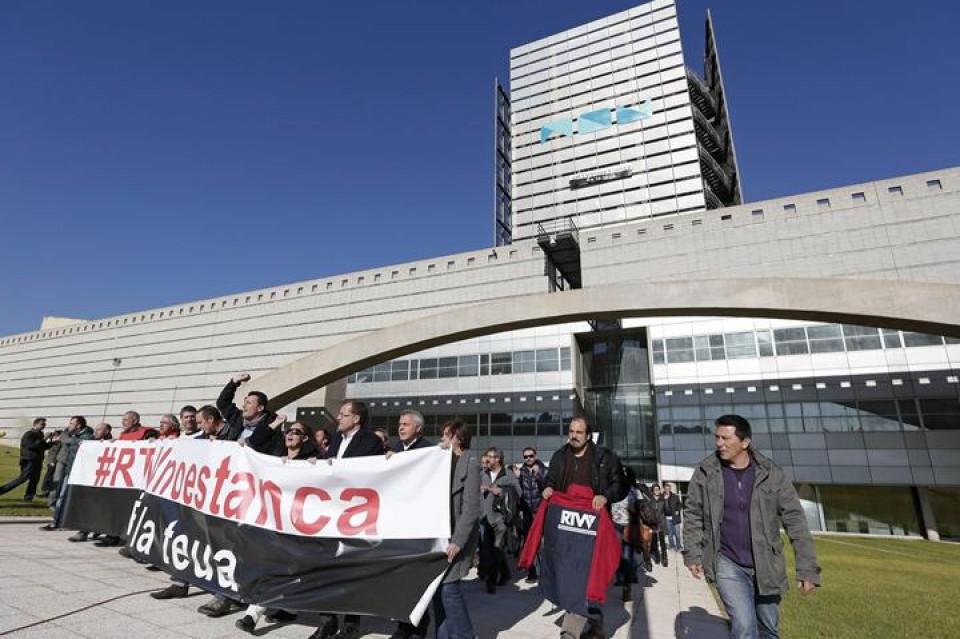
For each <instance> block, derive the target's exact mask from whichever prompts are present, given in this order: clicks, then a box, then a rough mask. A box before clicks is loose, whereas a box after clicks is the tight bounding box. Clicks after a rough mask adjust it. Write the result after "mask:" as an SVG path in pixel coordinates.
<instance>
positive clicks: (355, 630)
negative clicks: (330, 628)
mask: <svg viewBox="0 0 960 639" xmlns="http://www.w3.org/2000/svg"><path fill="white" fill-rule="evenodd" d="M361 635H362V633H361V632H360V626H358V625H357V624H355V623H345V624H343V628H341V629H340V630H339V631H338V632H337V634H335V635H333V639H359V638H360V636H361Z"/></svg>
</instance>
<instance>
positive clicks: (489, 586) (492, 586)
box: [487, 579, 497, 595]
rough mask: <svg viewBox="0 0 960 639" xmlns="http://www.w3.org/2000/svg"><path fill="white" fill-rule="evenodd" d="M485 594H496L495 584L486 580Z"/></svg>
mask: <svg viewBox="0 0 960 639" xmlns="http://www.w3.org/2000/svg"><path fill="white" fill-rule="evenodd" d="M487 592H489V593H490V594H491V595H492V594H493V593H495V592H497V582H495V581H492V580H490V579H488V580H487Z"/></svg>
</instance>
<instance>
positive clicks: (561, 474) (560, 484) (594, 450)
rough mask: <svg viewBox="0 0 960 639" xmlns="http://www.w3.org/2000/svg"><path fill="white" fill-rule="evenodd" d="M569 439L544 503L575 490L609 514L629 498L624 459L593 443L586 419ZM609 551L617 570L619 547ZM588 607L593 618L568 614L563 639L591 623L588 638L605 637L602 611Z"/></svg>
mask: <svg viewBox="0 0 960 639" xmlns="http://www.w3.org/2000/svg"><path fill="white" fill-rule="evenodd" d="M567 435H568V439H567V443H566V444H565V445H564V446H562V447H561V448H560V449H559V450H558V451H557V452H555V453H554V454H553V457H551V458H550V468H549V470H548V472H547V487H546V488H545V489H544V491H543V499H544V501H549V500H550V498H551V497H553V493H554V491H560V492H563V493H568V494H569V493H572V492H573V490H572V489H576V490H577V491H584V493H585V494H589V493H592V494H593V500H592V503H591V506H592V508H593V510H594V511H597V512H598V513H599V512H600V511H604V510H608V509H609V508H610V506H611V504H614V503H616V502H618V501H620V500H622V499H623V498H624V497H626V496H627V491H628V487H627V485H626V482H625V480H624V474H623V466H622V465H621V464H620V458H619V457H617V455H616V454H615V453H614V452H613V451H611V450H610V449H608V448H604V447H603V446H598V445H596V444H594V443H593V439H592V438H591V437H590V425H589V424H588V423H587V420H586V419H584V418H583V417H574V418H573V419H572V420H571V421H570V427H569V430H568V431H567ZM542 507H543V506H542ZM611 526H612V524H611ZM596 538H597V542H596V543H598V544H599V543H601V536H600V534H599V533H598V534H597V537H596ZM608 550H609V551H610V552H612V553H614V554H615V555H616V556H615V557H612V562H610V563H612V564H613V565H614V566H617V565H619V561H620V547H619V545H616V546H614V547H611V548H609V549H607V548H604V549H603V551H604V552H607V551H608ZM544 551H546V549H544ZM552 559H553V561H554V563H555V564H557V565H559V563H560V562H559V561H558V559H560V558H557V557H554V558H552ZM597 561H598V555H597V554H596V552H595V553H594V563H595V564H596V562H597ZM563 576H564V575H562V573H561V574H558V582H559V580H560V578H562V577H563ZM541 583H542V582H541ZM563 588H564V585H562V584H559V585H558V587H557V590H558V591H559V590H562V589H563ZM584 598H586V596H584ZM587 604H588V609H589V610H590V613H591V618H588V617H586V616H584V615H582V614H579V613H576V612H573V611H571V610H567V611H566V613H565V614H564V617H563V625H562V628H561V633H560V637H561V639H578V638H579V637H580V636H581V633H582V632H583V629H584V627H585V626H586V625H587V621H592V624H591V628H590V630H589V631H588V633H587V634H588V636H591V637H594V636H603V614H602V609H600V608H598V607H592V606H590V601H589V600H588V602H587Z"/></svg>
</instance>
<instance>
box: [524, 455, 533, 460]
mask: <svg viewBox="0 0 960 639" xmlns="http://www.w3.org/2000/svg"><path fill="white" fill-rule="evenodd" d="M534 457H536V455H524V456H523V458H524V459H533V458H534Z"/></svg>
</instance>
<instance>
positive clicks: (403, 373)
mask: <svg viewBox="0 0 960 639" xmlns="http://www.w3.org/2000/svg"><path fill="white" fill-rule="evenodd" d="M409 374H410V360H406V359H398V360H397V361H395V362H393V364H392V365H391V367H390V380H391V381H394V382H405V381H406V380H407V377H408V376H409Z"/></svg>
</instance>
